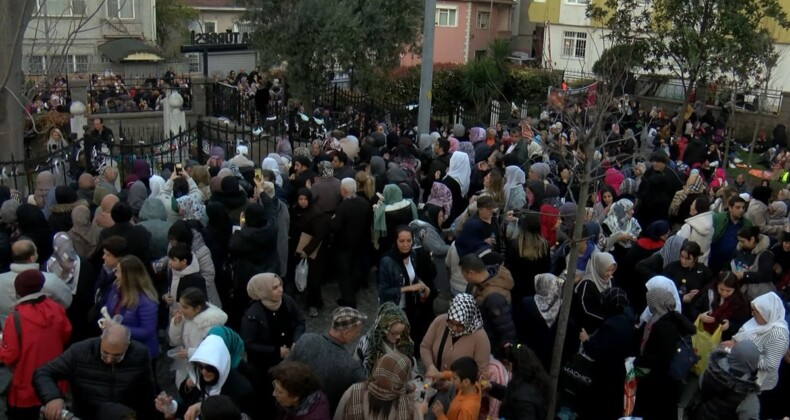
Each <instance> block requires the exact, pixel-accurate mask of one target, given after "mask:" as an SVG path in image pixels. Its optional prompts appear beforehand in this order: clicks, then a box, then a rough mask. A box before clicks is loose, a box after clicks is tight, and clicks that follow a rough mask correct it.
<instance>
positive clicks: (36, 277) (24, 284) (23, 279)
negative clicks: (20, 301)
mask: <svg viewBox="0 0 790 420" xmlns="http://www.w3.org/2000/svg"><path fill="white" fill-rule="evenodd" d="M43 287H44V274H42V273H41V271H38V270H36V269H30V270H25V271H23V272H21V273H19V274H18V275H17V276H16V279H15V280H14V289H15V290H16V294H17V296H19V297H25V296H27V295H32V294H33V293H39V292H41V289H42V288H43Z"/></svg>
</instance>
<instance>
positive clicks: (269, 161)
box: [261, 157, 283, 187]
mask: <svg viewBox="0 0 790 420" xmlns="http://www.w3.org/2000/svg"><path fill="white" fill-rule="evenodd" d="M261 169H268V170H270V171H272V172H274V183H275V184H276V185H277V186H278V187H282V186H283V176H282V174H280V165H279V164H278V163H277V161H276V160H274V158H272V157H267V158H265V159H263V162H261Z"/></svg>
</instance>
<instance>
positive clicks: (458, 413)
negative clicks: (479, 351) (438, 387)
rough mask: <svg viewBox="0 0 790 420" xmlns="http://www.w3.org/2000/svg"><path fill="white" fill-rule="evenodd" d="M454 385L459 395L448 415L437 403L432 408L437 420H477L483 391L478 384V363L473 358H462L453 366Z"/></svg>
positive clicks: (454, 399) (451, 405) (438, 402)
mask: <svg viewBox="0 0 790 420" xmlns="http://www.w3.org/2000/svg"><path fill="white" fill-rule="evenodd" d="M450 370H451V371H452V375H453V376H452V377H453V385H454V386H455V389H456V390H457V394H456V395H455V398H453V401H452V402H451V403H450V408H449V409H448V410H447V414H445V413H444V405H443V404H442V403H441V402H440V401H436V402H434V403H433V405H432V406H431V410H433V414H434V415H435V416H436V420H475V419H477V416H478V415H479V414H480V400H481V390H480V385H479V384H478V383H477V377H478V375H479V373H478V368H477V363H475V359H473V358H471V357H468V356H467V357H462V358H460V359H458V360H456V361H455V362H453V364H452V365H450Z"/></svg>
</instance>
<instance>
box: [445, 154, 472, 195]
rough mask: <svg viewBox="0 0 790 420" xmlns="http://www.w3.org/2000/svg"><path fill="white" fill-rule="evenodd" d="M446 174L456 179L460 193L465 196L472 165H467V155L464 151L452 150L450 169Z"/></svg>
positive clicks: (467, 190)
mask: <svg viewBox="0 0 790 420" xmlns="http://www.w3.org/2000/svg"><path fill="white" fill-rule="evenodd" d="M447 176H449V177H450V178H452V179H454V180H456V182H458V185H460V186H461V194H462V195H464V196H466V194H467V193H468V192H469V181H470V178H471V177H472V167H471V166H469V156H467V155H466V153H464V152H453V155H452V156H451V157H450V169H448V170H447Z"/></svg>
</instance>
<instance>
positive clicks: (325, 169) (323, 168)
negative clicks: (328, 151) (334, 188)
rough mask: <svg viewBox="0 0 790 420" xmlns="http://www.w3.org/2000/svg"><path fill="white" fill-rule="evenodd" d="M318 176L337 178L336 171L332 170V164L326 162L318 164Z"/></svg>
mask: <svg viewBox="0 0 790 420" xmlns="http://www.w3.org/2000/svg"><path fill="white" fill-rule="evenodd" d="M318 175H319V176H320V177H321V178H332V177H333V176H335V171H334V169H332V162H329V161H326V160H324V161H321V162H318Z"/></svg>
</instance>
